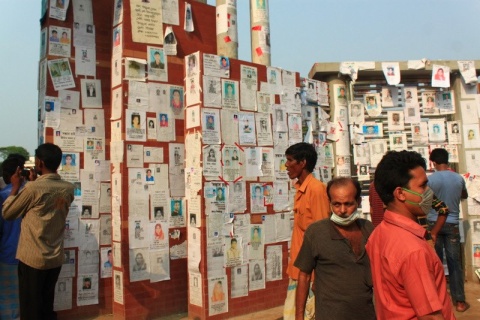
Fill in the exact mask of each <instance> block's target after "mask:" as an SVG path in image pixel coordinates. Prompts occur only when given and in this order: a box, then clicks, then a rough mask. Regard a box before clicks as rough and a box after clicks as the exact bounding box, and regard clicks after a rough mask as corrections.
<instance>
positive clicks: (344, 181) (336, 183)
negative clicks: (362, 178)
mask: <svg viewBox="0 0 480 320" xmlns="http://www.w3.org/2000/svg"><path fill="white" fill-rule="evenodd" d="M350 183H351V184H353V186H354V187H355V190H356V191H357V192H356V193H355V200H357V202H360V199H361V197H362V188H361V187H360V183H359V182H358V181H357V180H354V179H352V178H348V177H338V178H334V179H332V180H330V181H329V182H328V184H327V196H328V200H329V201H332V198H331V197H330V189H331V188H332V187H340V186H342V187H343V186H347V185H348V184H350Z"/></svg>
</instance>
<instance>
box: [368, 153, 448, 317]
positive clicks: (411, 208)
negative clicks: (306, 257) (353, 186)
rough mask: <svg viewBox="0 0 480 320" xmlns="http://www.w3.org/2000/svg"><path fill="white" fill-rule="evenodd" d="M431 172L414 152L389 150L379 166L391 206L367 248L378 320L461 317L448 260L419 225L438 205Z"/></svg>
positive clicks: (379, 182) (380, 186)
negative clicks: (449, 278)
mask: <svg viewBox="0 0 480 320" xmlns="http://www.w3.org/2000/svg"><path fill="white" fill-rule="evenodd" d="M425 169H426V165H425V160H424V159H423V158H422V156H421V155H420V154H419V153H417V152H412V151H400V152H397V151H389V152H388V153H387V154H386V155H385V156H384V157H383V158H382V160H381V161H380V163H379V164H378V165H377V169H376V172H375V173H376V174H375V189H376V190H377V193H378V195H379V196H380V198H381V199H382V201H383V203H384V204H385V205H386V207H387V208H386V211H385V215H384V218H383V221H382V222H381V223H380V224H379V225H378V226H377V227H376V228H375V230H374V231H373V232H372V234H371V235H370V238H369V239H368V243H367V244H366V246H365V248H366V250H367V253H368V256H369V258H370V265H371V270H372V279H373V292H374V295H375V310H376V314H377V318H378V319H455V316H454V314H453V310H452V304H451V299H450V297H449V295H448V293H447V283H446V280H445V275H444V270H443V265H442V262H441V261H440V260H439V259H438V256H437V255H436V253H435V250H433V248H432V247H431V246H430V245H429V244H428V243H427V240H426V239H425V235H426V230H425V229H424V228H423V227H422V226H421V225H419V224H418V223H417V218H418V217H419V216H422V215H425V214H427V213H428V212H429V211H430V208H431V206H432V201H433V191H432V189H430V188H429V187H428V185H427V183H428V179H427V175H426V173H425Z"/></svg>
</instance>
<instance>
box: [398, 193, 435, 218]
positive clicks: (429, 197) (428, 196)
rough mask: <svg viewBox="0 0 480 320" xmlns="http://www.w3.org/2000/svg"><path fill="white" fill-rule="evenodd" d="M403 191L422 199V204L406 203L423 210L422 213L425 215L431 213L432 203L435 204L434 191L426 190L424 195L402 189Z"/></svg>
mask: <svg viewBox="0 0 480 320" xmlns="http://www.w3.org/2000/svg"><path fill="white" fill-rule="evenodd" d="M402 190H404V191H406V192H408V193H411V194H414V195H416V196H419V197H421V198H422V200H421V201H420V202H413V201H409V200H405V202H406V203H409V204H413V205H414V206H419V207H420V208H422V211H423V213H424V214H428V213H429V212H430V209H431V208H432V202H433V190H432V189H430V188H427V190H425V191H424V192H423V193H418V192H415V191H412V190H410V189H407V188H402Z"/></svg>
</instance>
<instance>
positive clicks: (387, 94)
mask: <svg viewBox="0 0 480 320" xmlns="http://www.w3.org/2000/svg"><path fill="white" fill-rule="evenodd" d="M397 104H398V89H397V87H394V86H388V87H382V107H394V106H396V105H397Z"/></svg>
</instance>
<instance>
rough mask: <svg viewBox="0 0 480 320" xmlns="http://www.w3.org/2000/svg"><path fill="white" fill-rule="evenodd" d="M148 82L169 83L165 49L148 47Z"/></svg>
mask: <svg viewBox="0 0 480 320" xmlns="http://www.w3.org/2000/svg"><path fill="white" fill-rule="evenodd" d="M147 56H148V80H154V81H163V82H167V81H168V69H167V66H168V64H167V56H166V55H165V52H164V50H163V48H158V47H151V46H147Z"/></svg>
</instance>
